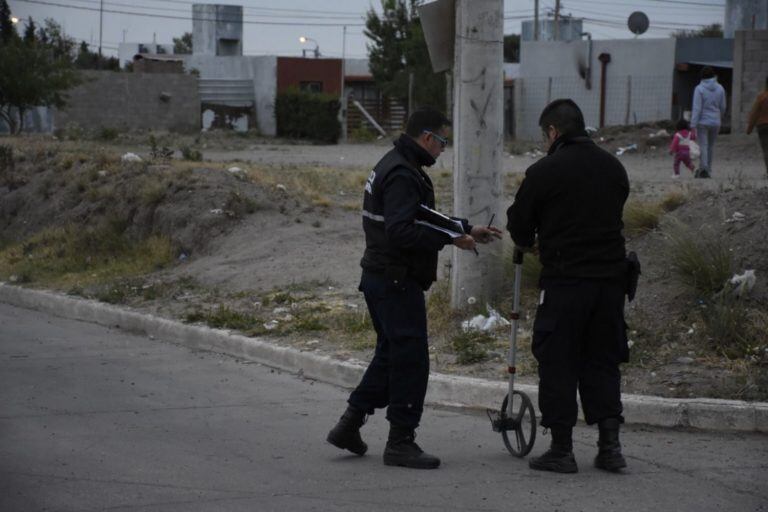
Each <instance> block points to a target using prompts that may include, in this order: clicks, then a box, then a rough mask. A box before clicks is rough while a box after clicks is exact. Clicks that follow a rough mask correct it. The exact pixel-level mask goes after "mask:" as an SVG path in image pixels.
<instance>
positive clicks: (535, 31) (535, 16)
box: [533, 0, 539, 41]
mask: <svg viewBox="0 0 768 512" xmlns="http://www.w3.org/2000/svg"><path fill="white" fill-rule="evenodd" d="M533 40H534V41H538V40H539V0H534V2H533Z"/></svg>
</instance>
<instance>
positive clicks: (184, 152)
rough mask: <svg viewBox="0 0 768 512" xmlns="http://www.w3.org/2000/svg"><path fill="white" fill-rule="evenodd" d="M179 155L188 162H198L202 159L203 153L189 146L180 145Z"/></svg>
mask: <svg viewBox="0 0 768 512" xmlns="http://www.w3.org/2000/svg"><path fill="white" fill-rule="evenodd" d="M181 157H182V158H183V159H184V160H188V161H190V162H200V161H202V160H203V154H202V153H201V152H200V151H198V150H197V149H194V148H192V147H190V146H182V147H181Z"/></svg>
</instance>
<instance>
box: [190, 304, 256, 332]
mask: <svg viewBox="0 0 768 512" xmlns="http://www.w3.org/2000/svg"><path fill="white" fill-rule="evenodd" d="M185 319H186V321H187V322H202V323H205V324H207V325H208V326H210V327H213V328H215V329H234V330H238V331H250V330H253V329H256V328H260V327H261V324H262V320H261V319H260V318H258V317H256V316H254V315H251V314H248V313H241V312H239V311H235V310H233V309H230V308H228V307H227V306H219V307H217V308H215V309H213V310H211V311H194V312H191V313H188V314H187V315H186V317H185Z"/></svg>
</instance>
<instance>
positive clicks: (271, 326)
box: [264, 320, 280, 331]
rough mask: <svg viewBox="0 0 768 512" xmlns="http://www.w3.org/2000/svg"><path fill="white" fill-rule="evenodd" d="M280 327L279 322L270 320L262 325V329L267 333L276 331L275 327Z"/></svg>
mask: <svg viewBox="0 0 768 512" xmlns="http://www.w3.org/2000/svg"><path fill="white" fill-rule="evenodd" d="M278 325H280V322H278V321H277V320H270V321H269V322H267V323H265V324H264V328H265V329H266V330H268V331H271V330H273V329H277V326H278Z"/></svg>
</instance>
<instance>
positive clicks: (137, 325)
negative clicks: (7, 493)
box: [0, 283, 768, 433]
mask: <svg viewBox="0 0 768 512" xmlns="http://www.w3.org/2000/svg"><path fill="white" fill-rule="evenodd" d="M0 302H4V303H6V304H10V305H13V306H18V307H23V308H27V309H34V310H37V311H43V312H46V313H50V314H53V315H56V316H61V317H64V318H70V319H74V320H83V321H86V322H93V323H96V324H100V325H104V326H110V327H119V328H121V329H126V330H128V331H133V332H141V333H146V334H147V335H150V336H154V337H155V338H157V339H161V340H164V341H169V342H173V343H178V344H181V345H184V346H187V347H190V348H196V349H202V350H210V351H215V352H223V353H226V354H229V355H232V356H235V357H240V358H243V359H248V360H252V361H256V362H259V363H263V364H265V365H267V366H270V367H275V368H279V369H282V370H285V371H288V372H293V373H299V374H301V375H303V376H305V377H307V378H312V379H316V380H319V381H322V382H326V383H329V384H334V385H337V386H343V387H346V388H351V387H354V386H355V385H357V383H358V382H359V380H360V378H361V377H362V374H363V371H364V370H365V366H364V363H363V362H361V361H339V360H337V359H334V358H332V357H329V356H325V355H320V354H317V353H315V352H306V351H301V350H297V349H294V348H288V347H281V346H277V345H274V344H272V343H269V342H268V341H265V340H263V339H260V338H249V337H246V336H242V335H239V334H233V333H230V332H229V331H224V330H220V329H211V328H208V327H202V326H198V325H189V324H184V323H181V322H177V321H174V320H168V319H165V318H160V317H157V316H153V315H149V314H144V313H140V312H137V311H132V310H130V309H127V308H121V307H116V306H112V305H109V304H103V303H100V302H96V301H92V300H86V299H81V298H75V297H70V296H66V295H62V294H58V293H53V292H48V291H40V290H30V289H26V288H21V287H19V286H13V285H8V284H5V283H0ZM516 389H520V390H521V391H524V392H525V393H526V394H528V396H529V397H530V398H531V400H532V401H533V403H534V404H535V403H537V396H538V392H537V388H536V386H531V385H524V384H519V385H516ZM506 391H507V384H506V383H505V382H494V381H489V380H485V379H477V378H472V377H461V376H453V375H445V374H439V373H433V374H431V375H430V381H429V392H428V393H427V402H428V403H430V404H435V405H448V406H459V407H467V408H494V409H498V408H499V406H500V405H501V400H502V398H503V397H504V395H505V394H506ZM622 401H623V403H624V415H625V418H626V421H627V423H633V424H635V423H636V424H647V425H654V426H660V427H690V428H699V429H706V430H720V431H740V432H764V433H765V432H768V403H766V402H744V401H739V400H719V399H710V398H694V399H670V398H660V397H654V396H645V395H630V394H624V395H622Z"/></svg>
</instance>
